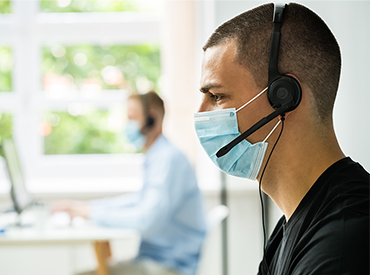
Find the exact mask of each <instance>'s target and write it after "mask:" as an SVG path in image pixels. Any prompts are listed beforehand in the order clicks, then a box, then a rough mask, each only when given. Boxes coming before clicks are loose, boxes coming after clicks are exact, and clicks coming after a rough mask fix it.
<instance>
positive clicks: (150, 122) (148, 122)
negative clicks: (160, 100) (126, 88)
mask: <svg viewBox="0 0 370 275" xmlns="http://www.w3.org/2000/svg"><path fill="white" fill-rule="evenodd" d="M140 99H141V103H142V105H143V111H144V116H145V125H144V129H147V130H149V129H150V128H152V127H153V126H154V124H155V119H154V117H152V116H151V115H150V114H149V95H148V94H143V95H140Z"/></svg>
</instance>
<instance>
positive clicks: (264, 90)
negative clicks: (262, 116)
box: [234, 87, 268, 114]
mask: <svg viewBox="0 0 370 275" xmlns="http://www.w3.org/2000/svg"><path fill="white" fill-rule="evenodd" d="M267 89H268V87H266V88H265V89H263V90H262V91H261V92H260V93H259V94H258V95H256V96H255V97H253V98H252V99H251V100H249V101H248V102H247V103H245V104H244V105H243V106H241V107H239V108H238V109H237V110H236V111H234V114H236V113H237V112H239V111H240V110H241V109H243V108H244V107H245V106H247V105H248V104H249V103H251V102H252V101H254V100H255V99H257V98H258V97H259V96H260V95H262V94H263V93H264V92H266V90H267Z"/></svg>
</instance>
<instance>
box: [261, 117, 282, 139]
mask: <svg viewBox="0 0 370 275" xmlns="http://www.w3.org/2000/svg"><path fill="white" fill-rule="evenodd" d="M280 122H281V119H280V120H279V121H278V123H276V125H275V126H274V128H272V130H271V131H270V133H269V134H268V135H267V137H266V138H265V139H264V140H263V141H262V142H266V140H267V139H268V138H269V137H270V136H271V134H272V133H273V132H274V131H275V129H276V128H277V127H278V126H279V124H280Z"/></svg>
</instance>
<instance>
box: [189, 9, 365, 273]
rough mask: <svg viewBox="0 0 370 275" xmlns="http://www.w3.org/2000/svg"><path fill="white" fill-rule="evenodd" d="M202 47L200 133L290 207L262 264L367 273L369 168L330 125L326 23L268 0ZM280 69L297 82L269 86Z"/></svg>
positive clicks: (332, 93)
mask: <svg viewBox="0 0 370 275" xmlns="http://www.w3.org/2000/svg"><path fill="white" fill-rule="evenodd" d="M281 14H282V17H281ZM273 15H274V22H275V23H273ZM280 28H281V29H280ZM273 29H274V34H273V35H272V32H273ZM279 33H281V40H280V43H278V42H279V41H278V40H277V38H278V37H280V34H279ZM271 37H273V38H271ZM279 45H280V48H279ZM203 49H204V57H203V62H202V76H201V88H200V90H201V92H202V93H203V99H202V102H201V105H200V108H199V113H197V114H195V128H196V131H197V134H198V137H199V140H200V142H201V144H202V145H203V147H204V149H205V151H206V152H207V154H208V155H209V156H210V158H211V159H212V161H213V162H214V163H215V164H216V165H217V166H218V167H219V168H220V169H222V170H223V171H225V172H227V173H228V174H231V175H234V176H239V177H244V178H249V179H257V180H258V181H259V184H260V187H261V188H262V190H263V191H264V192H265V193H266V194H267V195H268V196H269V197H270V198H271V199H272V200H273V201H274V202H275V203H276V204H277V206H278V207H279V208H280V209H281V211H282V212H283V213H284V216H283V217H282V218H281V219H280V221H279V222H278V223H277V225H276V228H275V230H274V231H273V233H272V235H271V236H270V238H269V240H268V243H267V246H266V248H265V251H264V257H263V260H262V261H261V264H260V266H259V272H258V274H261V275H262V274H279V275H281V274H282V275H286V274H305V275H306V274H359V275H360V274H369V179H370V178H369V174H368V172H366V171H365V170H364V169H363V168H362V167H361V165H360V164H358V163H356V162H354V161H352V160H351V159H350V158H349V157H345V155H344V153H343V152H342V150H341V148H340V147H339V144H338V142H337V139H336V136H335V133H334V128H333V121H332V111H333V104H334V100H335V97H336V92H337V89H338V84H339V76H340V68H341V57H340V50H339V46H338V44H337V42H336V40H335V38H334V36H333V34H332V33H331V31H330V30H329V28H328V27H327V26H326V24H325V23H324V22H323V20H321V19H320V18H319V17H318V16H317V15H316V14H315V13H313V12H312V11H310V10H309V9H307V8H305V7H303V6H301V5H298V4H289V5H287V6H286V7H285V9H283V8H281V9H277V10H276V12H275V13H274V6H273V5H272V4H269V5H263V6H259V7H257V8H255V9H253V10H250V11H247V12H245V13H242V14H240V15H238V16H236V17H235V18H233V19H231V20H229V21H227V22H225V23H224V24H222V25H221V26H219V27H218V28H217V30H216V31H215V32H214V33H213V34H212V35H211V37H210V38H209V40H208V41H207V43H206V45H205V46H204V48H203ZM276 52H277V54H278V58H277V56H276ZM274 62H275V63H276V64H275V65H276V66H274ZM282 76H284V79H285V78H286V79H287V80H286V81H288V82H289V83H292V87H293V88H292V90H289V89H290V88H289V89H288V88H287V89H285V86H284V88H279V87H278V88H276V87H275V86H273V83H274V81H275V80H276V81H280V79H282V78H281V77H282ZM293 84H294V85H293ZM279 85H280V84H279ZM279 85H277V86H279ZM284 85H285V84H284ZM289 85H290V84H289ZM289 85H288V84H287V87H288V86H289ZM282 87H283V86H282ZM275 92H276V94H274V93H275ZM273 96H277V97H278V99H279V100H280V101H281V102H282V103H281V104H280V105H279V104H276V103H274V102H273V100H274V99H273ZM279 100H278V102H279ZM272 106H273V107H274V108H272ZM270 114H274V115H273V116H272V115H270ZM272 117H275V118H273V119H271V118H272ZM267 118H268V119H267ZM261 119H262V120H261ZM268 120H270V121H269V122H267V121H268ZM257 122H259V123H258V124H257V125H258V127H256V126H254V127H253V128H252V129H253V131H252V130H249V131H248V134H246V136H247V138H246V139H244V136H242V138H241V139H240V140H237V142H235V143H233V144H229V142H231V141H232V140H234V138H237V137H238V136H240V133H244V132H245V131H246V130H248V129H250V128H251V127H252V126H253V125H255V124H256V123H257ZM263 124H264V125H263ZM279 124H280V125H281V126H278V125H279ZM261 125H263V126H261ZM274 125H275V127H274ZM260 126H261V127H260ZM259 127H260V128H259ZM277 127H278V128H277ZM256 128H259V129H257V130H255V129H256ZM276 129H277V130H276ZM250 133H252V134H250ZM266 141H267V142H266ZM228 144H229V145H228ZM224 146H226V147H224ZM221 148H223V149H221ZM220 149H221V150H220Z"/></svg>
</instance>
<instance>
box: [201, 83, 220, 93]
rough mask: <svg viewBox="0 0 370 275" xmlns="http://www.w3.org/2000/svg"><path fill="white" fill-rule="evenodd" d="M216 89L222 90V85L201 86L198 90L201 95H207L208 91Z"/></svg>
mask: <svg viewBox="0 0 370 275" xmlns="http://www.w3.org/2000/svg"><path fill="white" fill-rule="evenodd" d="M217 88H222V85H220V84H207V85H205V86H202V87H201V88H200V89H199V90H200V91H201V92H202V93H204V94H205V93H208V92H209V90H211V89H217Z"/></svg>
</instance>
